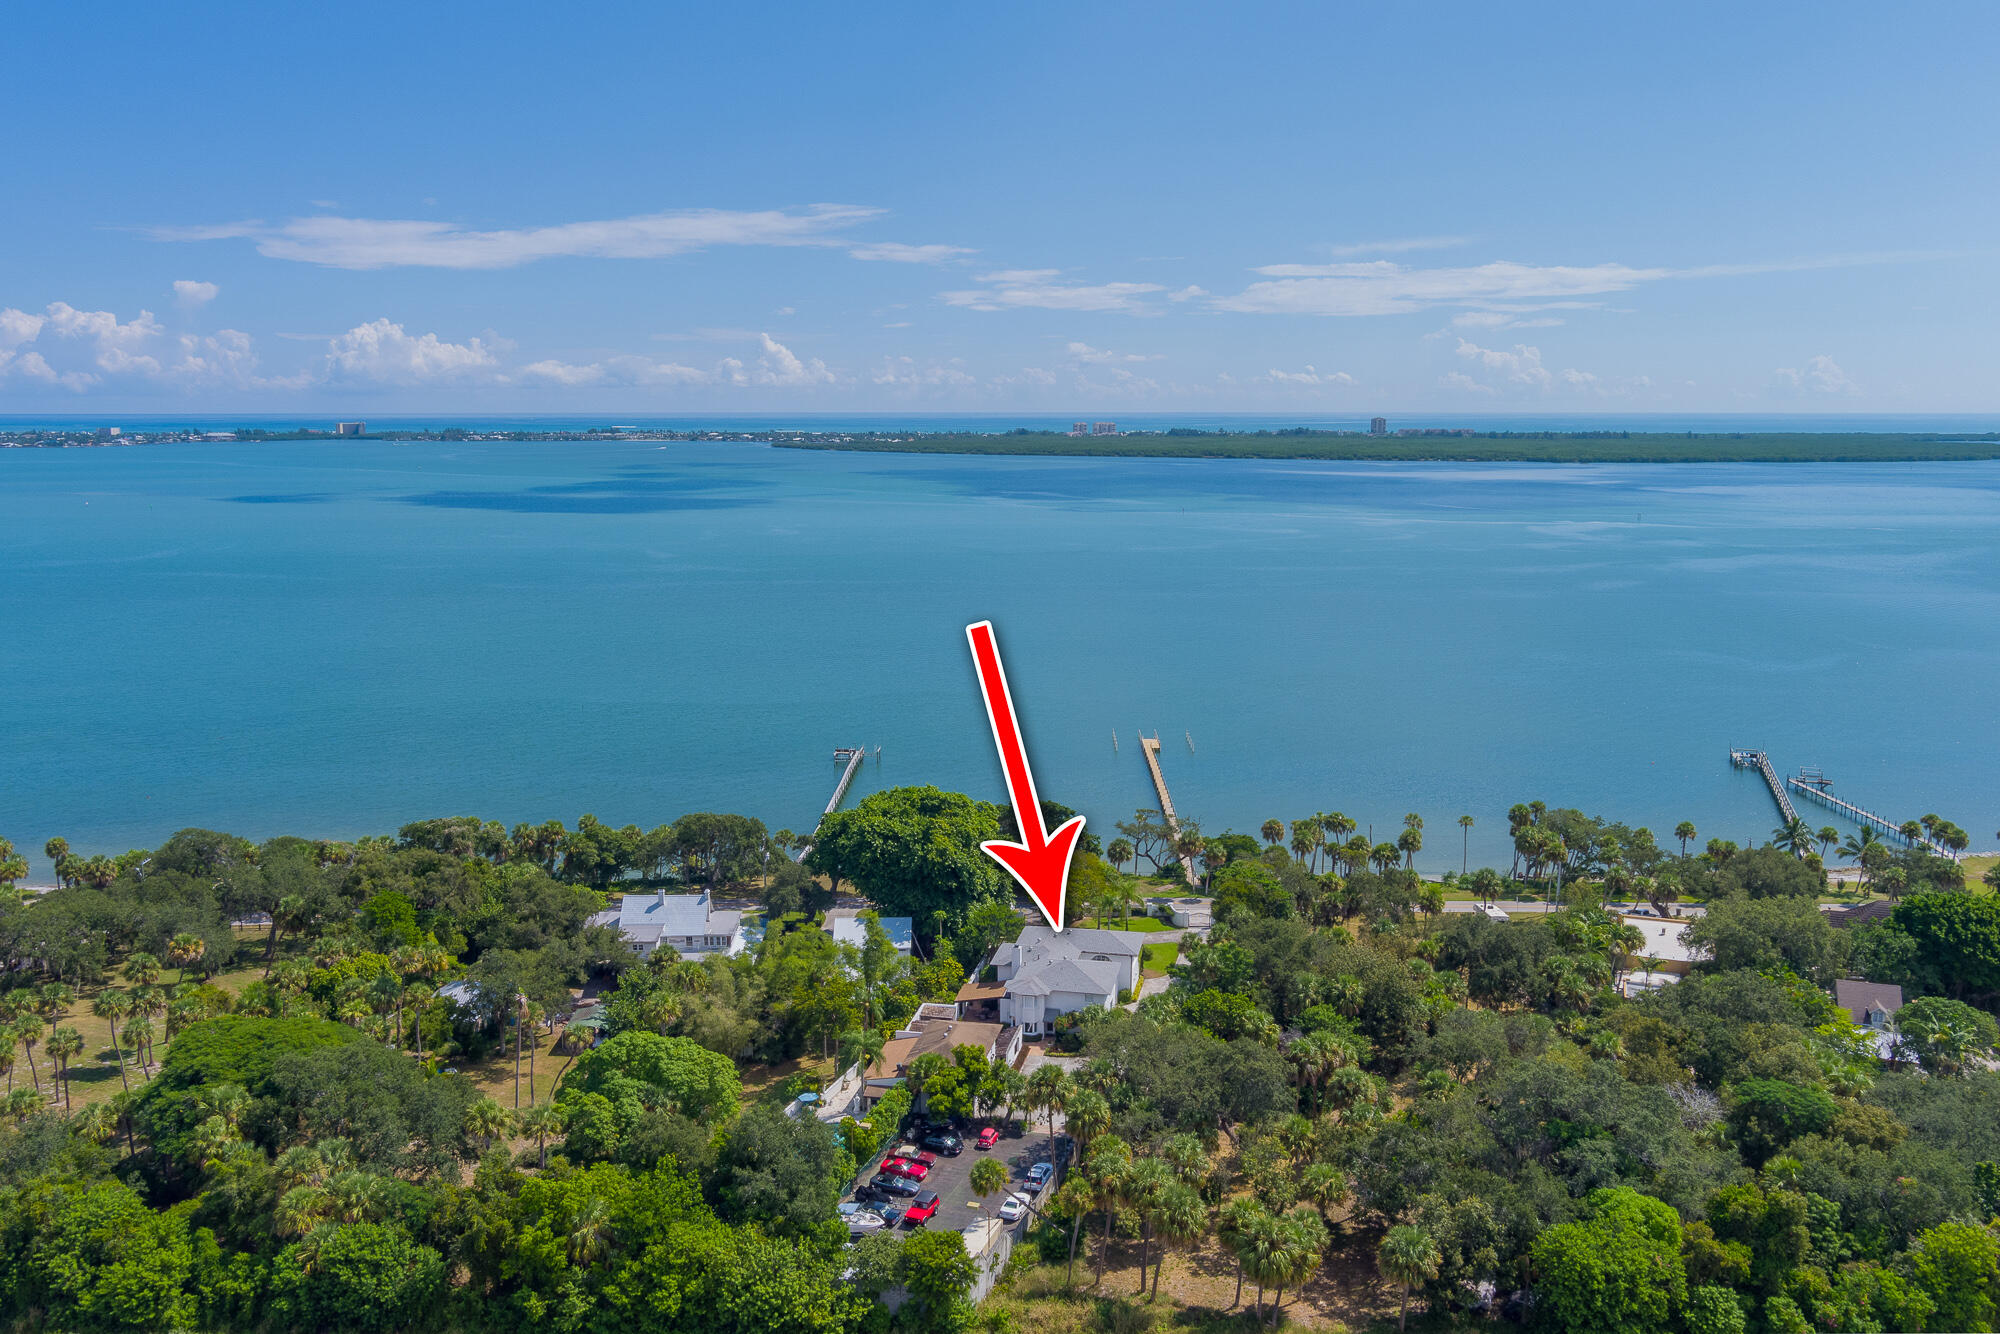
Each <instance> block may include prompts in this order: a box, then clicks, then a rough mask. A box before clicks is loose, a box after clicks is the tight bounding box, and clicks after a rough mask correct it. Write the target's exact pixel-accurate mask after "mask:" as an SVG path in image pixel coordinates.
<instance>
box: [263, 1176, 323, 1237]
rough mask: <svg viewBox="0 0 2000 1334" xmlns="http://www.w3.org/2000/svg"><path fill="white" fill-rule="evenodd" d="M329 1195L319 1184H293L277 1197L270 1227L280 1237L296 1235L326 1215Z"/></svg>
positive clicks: (305, 1231)
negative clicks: (276, 1205)
mask: <svg viewBox="0 0 2000 1334" xmlns="http://www.w3.org/2000/svg"><path fill="white" fill-rule="evenodd" d="M329 1203H330V1200H329V1197H328V1195H327V1193H326V1191H325V1190H324V1189H323V1188H322V1187H319V1186H294V1187H292V1188H291V1189H290V1190H288V1191H286V1192H285V1193H284V1194H283V1195H282V1196H280V1197H279V1199H278V1208H277V1211H276V1212H275V1213H274V1214H273V1215H272V1217H271V1227H272V1230H273V1231H275V1232H276V1233H277V1234H278V1235H279V1236H281V1237H298V1236H303V1235H304V1234H306V1233H308V1232H310V1231H312V1230H313V1227H314V1226H315V1225H316V1224H318V1223H319V1221H320V1220H321V1219H323V1218H325V1217H326V1214H327V1209H328V1207H329Z"/></svg>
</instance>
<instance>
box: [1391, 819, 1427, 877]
mask: <svg viewBox="0 0 2000 1334" xmlns="http://www.w3.org/2000/svg"><path fill="white" fill-rule="evenodd" d="M1396 846H1397V848H1399V849H1400V850H1401V851H1402V854H1403V869H1404V870H1406V871H1414V870H1416V869H1417V854H1418V853H1419V852H1422V851H1423V850H1424V831H1423V830H1421V829H1405V830H1404V831H1403V832H1402V833H1400V834H1398V835H1396Z"/></svg>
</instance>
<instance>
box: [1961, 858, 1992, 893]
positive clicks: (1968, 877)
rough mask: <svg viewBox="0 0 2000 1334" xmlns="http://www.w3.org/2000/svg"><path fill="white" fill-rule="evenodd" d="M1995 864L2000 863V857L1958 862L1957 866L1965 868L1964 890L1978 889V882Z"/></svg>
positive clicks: (1967, 859)
mask: <svg viewBox="0 0 2000 1334" xmlns="http://www.w3.org/2000/svg"><path fill="white" fill-rule="evenodd" d="M1996 863H2000V857H1967V858H1966V859H1965V860H1964V861H1962V862H1960V863H1959V865H1961V866H1963V867H1964V868H1965V886H1966V888H1967V889H1974V888H1978V887H1979V884H1980V882H1981V881H1982V880H1984V879H1985V878H1986V873H1987V872H1988V871H1990V870H1992V869H1993V867H1994V865H1995V864H1996Z"/></svg>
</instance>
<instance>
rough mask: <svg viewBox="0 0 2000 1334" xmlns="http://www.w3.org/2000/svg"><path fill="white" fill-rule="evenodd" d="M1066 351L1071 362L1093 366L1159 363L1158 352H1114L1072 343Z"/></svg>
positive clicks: (1159, 356)
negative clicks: (1141, 362) (1120, 363)
mask: <svg viewBox="0 0 2000 1334" xmlns="http://www.w3.org/2000/svg"><path fill="white" fill-rule="evenodd" d="M1064 351H1066V352H1068V353H1069V359H1070V360H1071V361H1079V362H1083V363H1085V364H1088V365H1093V366H1106V365H1110V364H1112V363H1114V362H1121V361H1122V362H1132V361H1159V360H1162V357H1161V355H1160V354H1159V353H1157V352H1113V351H1110V350H1109V349H1107V348H1101V347H1092V346H1091V345H1090V344H1088V343H1071V344H1069V345H1068V346H1067V347H1066V348H1065V349H1064Z"/></svg>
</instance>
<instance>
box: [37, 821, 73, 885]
mask: <svg viewBox="0 0 2000 1334" xmlns="http://www.w3.org/2000/svg"><path fill="white" fill-rule="evenodd" d="M42 855H43V856H44V857H47V858H48V859H49V861H50V862H51V863H52V864H53V865H54V866H55V868H56V887H57V888H59V889H60V888H61V887H62V886H63V885H64V884H65V883H67V881H68V879H69V877H68V876H66V875H65V874H64V873H63V868H64V865H65V864H66V863H67V862H68V861H69V840H68V839H66V838H64V837H63V836H62V835H61V834H57V835H56V836H55V837H54V838H52V839H50V840H49V841H48V842H46V843H44V844H42Z"/></svg>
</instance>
